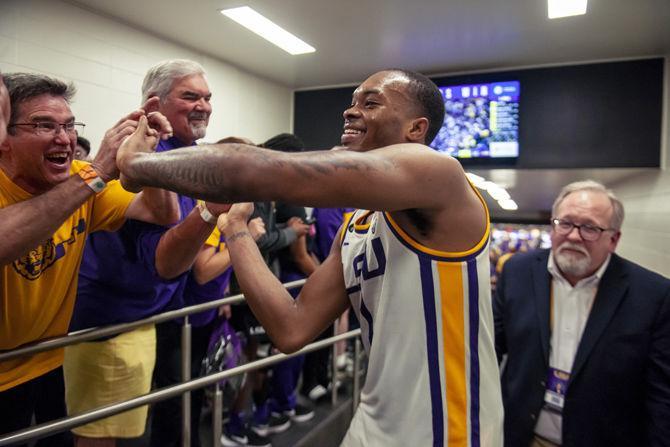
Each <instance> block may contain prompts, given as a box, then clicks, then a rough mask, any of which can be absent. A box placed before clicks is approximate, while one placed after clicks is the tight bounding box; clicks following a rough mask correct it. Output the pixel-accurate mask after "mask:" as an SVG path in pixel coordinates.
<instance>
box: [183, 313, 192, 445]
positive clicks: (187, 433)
mask: <svg viewBox="0 0 670 447" xmlns="http://www.w3.org/2000/svg"><path fill="white" fill-rule="evenodd" d="M181 378H182V383H183V382H188V381H189V380H191V324H190V323H189V321H188V315H186V316H185V317H184V324H183V326H182V327H181ZM181 415H182V421H181V422H182V431H181V440H182V444H181V445H182V446H183V447H191V392H190V391H187V392H185V393H184V394H183V395H182V396H181Z"/></svg>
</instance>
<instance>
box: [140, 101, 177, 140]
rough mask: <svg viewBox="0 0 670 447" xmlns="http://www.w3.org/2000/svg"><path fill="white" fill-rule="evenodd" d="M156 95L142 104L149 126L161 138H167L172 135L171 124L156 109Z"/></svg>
mask: <svg viewBox="0 0 670 447" xmlns="http://www.w3.org/2000/svg"><path fill="white" fill-rule="evenodd" d="M159 102H160V99H159V98H158V96H152V97H151V98H149V99H147V101H146V102H145V103H144V104H143V105H142V110H144V111H145V113H146V115H147V118H148V120H149V127H150V128H152V129H154V130H155V131H157V132H158V135H159V136H160V139H161V140H167V139H168V138H170V137H171V136H172V126H171V125H170V122H169V121H168V119H167V118H166V117H165V115H163V114H162V113H160V112H159V111H158V103H159Z"/></svg>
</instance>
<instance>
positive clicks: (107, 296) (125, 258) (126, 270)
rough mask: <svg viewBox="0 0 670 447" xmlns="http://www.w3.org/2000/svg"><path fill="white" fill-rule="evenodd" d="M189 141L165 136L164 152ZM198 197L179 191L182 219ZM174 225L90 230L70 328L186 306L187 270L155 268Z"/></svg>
mask: <svg viewBox="0 0 670 447" xmlns="http://www.w3.org/2000/svg"><path fill="white" fill-rule="evenodd" d="M183 146H186V145H185V144H183V143H181V142H180V141H179V140H177V139H176V138H174V137H172V138H170V139H169V140H166V141H161V142H160V143H159V145H158V148H157V149H156V151H157V152H163V151H167V150H170V149H175V148H178V147H183ZM195 204H196V201H195V200H194V199H191V198H189V197H184V196H181V195H180V196H179V207H180V209H181V218H182V219H183V218H185V217H186V216H187V215H188V214H189V213H190V212H191V210H192V209H193V208H194V206H195ZM168 228H169V227H162V226H159V225H153V224H148V223H145V222H140V221H137V220H132V219H128V220H127V221H126V222H125V223H124V224H123V226H122V227H121V228H120V229H119V230H118V231H116V232H114V233H110V232H105V231H100V232H97V233H93V234H91V235H89V237H88V239H87V241H86V248H85V250H84V257H83V260H82V263H81V269H80V270H79V286H78V289H77V299H76V300H75V306H74V313H73V315H72V321H71V322H70V330H71V331H75V330H79V329H85V328H89V327H95V326H101V325H109V324H116V323H125V322H129V321H135V320H139V319H142V318H146V317H149V316H151V315H154V314H157V313H160V312H165V311H167V310H172V309H177V308H181V307H183V305H184V301H183V293H184V288H185V286H186V280H187V276H188V275H187V274H182V275H180V276H179V277H177V278H175V279H172V280H163V279H161V278H160V277H159V276H158V273H157V272H156V268H155V257H156V247H157V246H158V242H159V240H160V238H161V236H162V235H163V233H165V231H167V230H168Z"/></svg>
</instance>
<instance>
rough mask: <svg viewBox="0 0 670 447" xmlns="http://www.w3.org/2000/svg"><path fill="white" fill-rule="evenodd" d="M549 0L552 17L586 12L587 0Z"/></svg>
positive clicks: (577, 14) (549, 10)
mask: <svg viewBox="0 0 670 447" xmlns="http://www.w3.org/2000/svg"><path fill="white" fill-rule="evenodd" d="M548 2H549V9H548V12H549V18H550V19H559V18H561V17H570V16H579V15H582V14H586V2H587V0H548Z"/></svg>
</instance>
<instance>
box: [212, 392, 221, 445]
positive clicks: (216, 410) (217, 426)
mask: <svg viewBox="0 0 670 447" xmlns="http://www.w3.org/2000/svg"><path fill="white" fill-rule="evenodd" d="M222 419H223V392H222V391H221V386H220V385H219V382H217V383H216V384H215V385H214V402H212V446H214V447H216V446H218V445H220V443H221V432H222V430H221V424H222V422H221V421H222Z"/></svg>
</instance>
